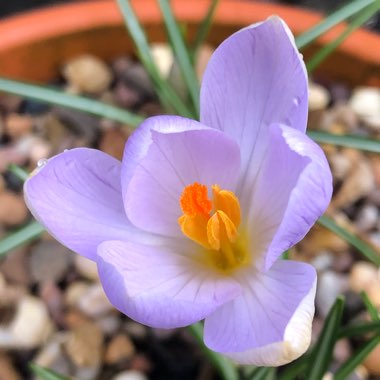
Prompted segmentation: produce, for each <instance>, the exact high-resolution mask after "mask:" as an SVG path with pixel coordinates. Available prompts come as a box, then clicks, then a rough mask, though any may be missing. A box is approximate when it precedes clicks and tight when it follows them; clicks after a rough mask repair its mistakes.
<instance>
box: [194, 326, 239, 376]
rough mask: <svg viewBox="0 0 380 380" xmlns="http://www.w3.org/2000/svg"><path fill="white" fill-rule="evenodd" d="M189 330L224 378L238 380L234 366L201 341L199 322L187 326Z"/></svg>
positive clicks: (201, 327)
mask: <svg viewBox="0 0 380 380" xmlns="http://www.w3.org/2000/svg"><path fill="white" fill-rule="evenodd" d="M189 331H190V332H191V334H192V335H193V336H194V337H195V339H196V340H197V342H198V344H199V346H200V347H201V349H202V350H203V352H204V353H205V355H206V356H207V358H208V359H209V361H210V362H211V363H212V364H213V365H214V367H215V368H216V369H217V371H218V372H219V374H220V376H221V378H222V379H224V380H239V375H238V372H237V368H236V366H235V365H234V364H233V363H232V362H231V361H230V360H228V359H227V358H225V357H224V356H221V355H219V354H218V353H216V352H214V351H211V350H209V349H208V348H207V347H206V346H205V344H204V342H203V326H202V324H201V323H200V322H198V323H195V324H193V325H191V326H189Z"/></svg>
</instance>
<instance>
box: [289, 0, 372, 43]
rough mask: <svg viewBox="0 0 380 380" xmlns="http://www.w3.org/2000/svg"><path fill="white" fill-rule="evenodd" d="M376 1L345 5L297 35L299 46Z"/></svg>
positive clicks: (359, 0)
mask: <svg viewBox="0 0 380 380" xmlns="http://www.w3.org/2000/svg"><path fill="white" fill-rule="evenodd" d="M375 1H376V0H355V1H352V2H350V3H349V4H347V5H345V6H344V7H342V8H341V9H339V10H337V11H336V12H334V13H332V14H331V15H330V16H328V17H326V18H324V19H323V20H322V21H321V22H320V23H319V24H317V25H316V26H314V27H312V28H311V29H309V30H308V31H306V32H305V33H303V34H301V35H299V36H298V37H296V45H297V48H298V49H302V48H304V47H305V46H307V45H309V44H310V43H311V42H313V41H314V40H315V39H317V38H318V37H320V36H321V35H322V34H324V33H325V32H327V31H328V30H330V29H331V28H333V27H334V26H335V25H337V24H339V23H340V22H342V21H345V20H347V19H349V18H350V17H351V16H353V15H355V14H357V13H358V12H360V11H361V10H363V9H364V8H366V7H367V6H368V5H371V4H373V3H375Z"/></svg>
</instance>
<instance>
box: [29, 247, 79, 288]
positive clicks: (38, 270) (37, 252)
mask: <svg viewBox="0 0 380 380" xmlns="http://www.w3.org/2000/svg"><path fill="white" fill-rule="evenodd" d="M71 259H72V252H71V251H70V250H69V249H67V248H66V247H64V246H63V245H62V244H60V243H58V242H55V241H41V242H39V243H37V244H36V245H35V246H34V247H33V248H32V251H31V253H30V259H29V265H30V272H31V275H32V277H33V279H34V280H35V281H36V282H39V283H42V282H45V281H53V282H58V281H59V280H61V278H62V277H63V275H64V274H65V272H66V271H67V268H68V266H69V265H70V261H71Z"/></svg>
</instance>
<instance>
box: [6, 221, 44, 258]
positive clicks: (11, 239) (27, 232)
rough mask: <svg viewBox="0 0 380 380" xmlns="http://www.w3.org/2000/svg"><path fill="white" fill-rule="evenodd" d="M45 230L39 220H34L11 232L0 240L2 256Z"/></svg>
mask: <svg viewBox="0 0 380 380" xmlns="http://www.w3.org/2000/svg"><path fill="white" fill-rule="evenodd" d="M44 231H45V229H44V227H42V225H41V224H40V223H38V222H37V221H35V220H33V221H32V222H30V223H28V224H26V225H25V226H23V227H21V228H20V229H19V230H17V231H15V232H11V233H10V234H8V235H7V236H6V237H5V238H3V239H1V240H0V258H2V257H3V256H5V255H6V254H7V253H8V252H9V251H10V250H12V249H15V248H17V247H19V246H20V245H23V244H25V243H27V242H29V241H31V240H34V239H36V238H38V237H39V236H40V235H41V234H42V232H44Z"/></svg>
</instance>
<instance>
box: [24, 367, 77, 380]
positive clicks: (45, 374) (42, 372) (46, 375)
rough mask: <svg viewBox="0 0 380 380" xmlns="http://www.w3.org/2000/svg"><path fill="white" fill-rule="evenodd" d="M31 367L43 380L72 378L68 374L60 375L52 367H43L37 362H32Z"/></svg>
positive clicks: (68, 379) (67, 379) (66, 379)
mask: <svg viewBox="0 0 380 380" xmlns="http://www.w3.org/2000/svg"><path fill="white" fill-rule="evenodd" d="M29 368H30V369H31V371H32V372H33V373H34V374H35V375H36V376H37V377H38V378H39V379H41V380H70V378H68V377H66V376H62V375H59V374H58V373H56V372H54V371H52V370H51V369H48V368H44V367H41V366H39V365H37V364H35V363H30V364H29Z"/></svg>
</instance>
